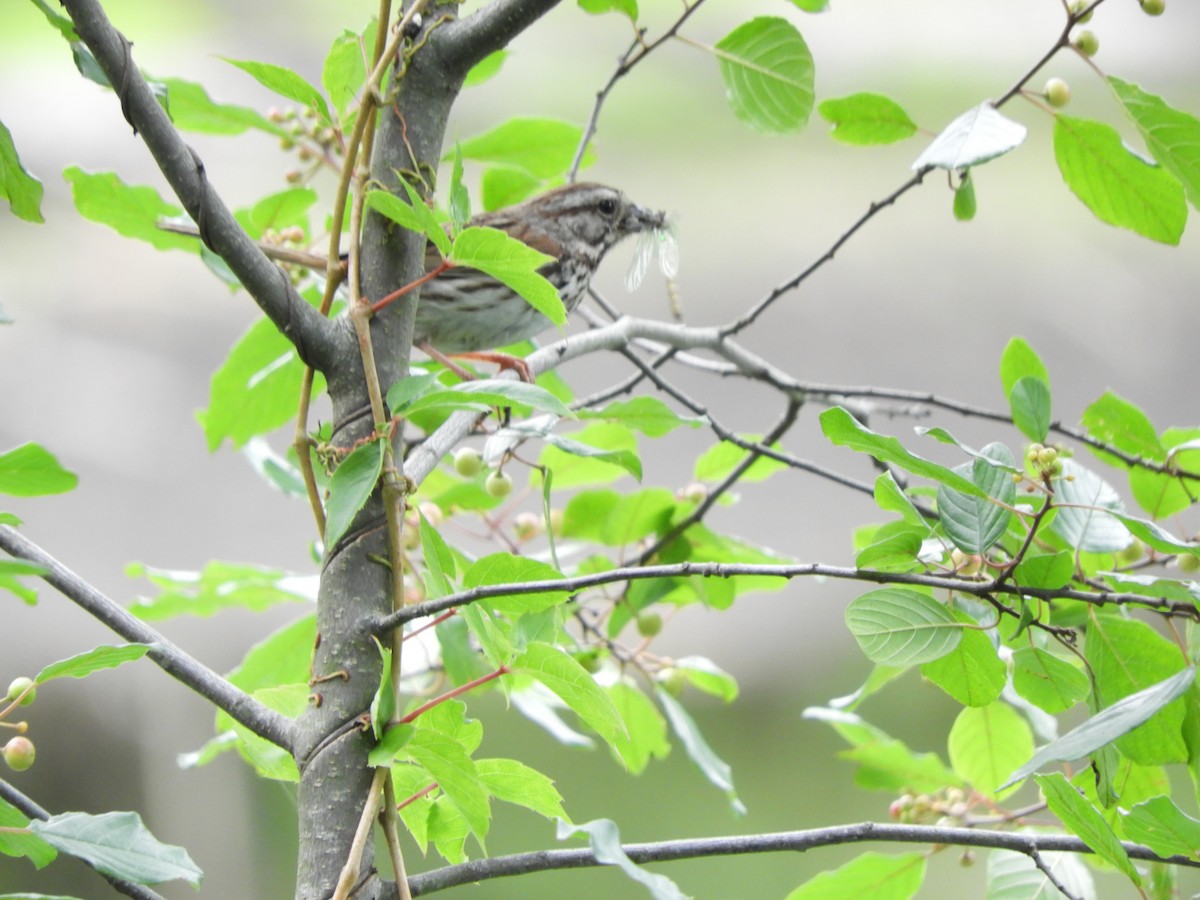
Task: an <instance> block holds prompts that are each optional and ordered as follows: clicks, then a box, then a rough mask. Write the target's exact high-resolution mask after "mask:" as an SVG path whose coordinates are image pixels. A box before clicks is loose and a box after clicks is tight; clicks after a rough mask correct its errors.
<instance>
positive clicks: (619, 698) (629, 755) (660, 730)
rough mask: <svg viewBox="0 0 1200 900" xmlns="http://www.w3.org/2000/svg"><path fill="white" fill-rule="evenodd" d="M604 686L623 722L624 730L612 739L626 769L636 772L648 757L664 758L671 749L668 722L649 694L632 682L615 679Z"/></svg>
mask: <svg viewBox="0 0 1200 900" xmlns="http://www.w3.org/2000/svg"><path fill="white" fill-rule="evenodd" d="M607 690H608V696H609V699H611V700H612V702H613V707H614V708H615V709H616V710H617V713H618V714H620V716H621V721H622V722H623V723H624V725H625V731H624V733H623V734H618V735H617V737H616V740H615V741H614V742H613V745H612V749H613V752H614V753H616V755H617V758H618V759H619V760H620V761H621V762H622V763H623V764H624V765H625V769H626V771H628V772H629V773H630V774H631V775H639V774H641V773H642V772H643V771H645V769H646V766H647V765H648V764H649V762H650V760H651V759H665V758H666V756H667V754H668V753H670V752H671V743H670V741H668V740H667V723H666V721H665V720H664V719H663V717H662V714H661V713H660V712H659V711H658V707H656V706H655V705H654V704H653V703H652V702H651V700H650V698H649V697H647V696H646V695H645V694H643V693H642V692H641V691H639V690H638V689H637V688H636V687H634V686H633V685H631V684H629V683H627V682H625V681H618V682H615V683H613V684H611V685H609V686H608V688H607Z"/></svg>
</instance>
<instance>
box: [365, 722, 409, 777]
mask: <svg viewBox="0 0 1200 900" xmlns="http://www.w3.org/2000/svg"><path fill="white" fill-rule="evenodd" d="M415 732H416V728H414V727H413V726H412V725H404V724H402V725H388V726H387V727H386V728H385V729H384V732H383V737H382V738H380V739H379V743H378V744H376V745H375V746H374V747H372V748H371V752H370V753H368V754H367V763H368V765H372V766H375V767H376V768H378V767H380V766H390V765H391V764H392V761H393V760H394V759H395V758H396V757H397V756H398V755H399V754H400V751H401V750H403V749H404V745H405V744H407V743H408V741H409V739H410V738H411V737H412V736H413V734H414V733H415Z"/></svg>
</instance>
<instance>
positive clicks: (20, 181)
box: [0, 122, 46, 222]
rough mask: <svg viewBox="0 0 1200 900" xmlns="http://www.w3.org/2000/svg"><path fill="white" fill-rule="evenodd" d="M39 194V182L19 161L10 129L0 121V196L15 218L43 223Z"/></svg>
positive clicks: (40, 195) (40, 192)
mask: <svg viewBox="0 0 1200 900" xmlns="http://www.w3.org/2000/svg"><path fill="white" fill-rule="evenodd" d="M42 193H43V188H42V183H41V182H40V181H39V180H38V179H36V178H34V177H33V176H32V175H30V174H29V172H27V171H26V170H25V166H24V164H23V163H22V162H21V157H20V155H19V154H18V153H17V147H16V144H14V143H13V139H12V132H10V131H9V130H8V129H7V128H6V127H5V126H4V123H3V122H0V197H3V198H4V199H5V200H7V201H8V208H9V209H10V210H11V211H12V214H13V215H14V216H16V217H17V218H18V219H24V220H25V221H26V222H44V221H46V220H45V219H44V218H43V217H42Z"/></svg>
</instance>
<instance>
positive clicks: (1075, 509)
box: [1050, 459, 1130, 553]
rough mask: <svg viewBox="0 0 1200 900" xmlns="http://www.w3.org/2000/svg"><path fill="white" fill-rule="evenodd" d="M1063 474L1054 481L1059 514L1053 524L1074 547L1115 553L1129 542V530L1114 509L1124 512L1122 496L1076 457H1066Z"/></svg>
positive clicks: (1051, 525)
mask: <svg viewBox="0 0 1200 900" xmlns="http://www.w3.org/2000/svg"><path fill="white" fill-rule="evenodd" d="M1061 462H1062V470H1063V477H1062V478H1059V479H1056V480H1055V482H1054V494H1055V502H1056V504H1057V505H1058V515H1056V516H1055V517H1054V521H1052V522H1051V523H1050V528H1051V530H1052V531H1054V533H1055V534H1057V535H1058V536H1059V537H1061V538H1062V539H1063V540H1064V541H1066V542H1067V544H1068V545H1069V546H1071V547H1074V548H1077V549H1079V550H1087V551H1088V552H1090V553H1114V552H1116V551H1117V550H1123V549H1124V548H1125V547H1127V546H1129V543H1130V537H1129V530H1128V529H1127V528H1126V527H1125V526H1124V525H1122V524H1121V520H1120V519H1119V518H1118V517H1117V516H1114V515H1110V513H1123V512H1124V511H1125V505H1124V504H1123V503H1122V502H1121V497H1120V495H1119V494H1117V492H1116V490H1115V489H1114V488H1113V486H1112V485H1110V484H1109V483H1108V482H1107V481H1105V480H1104V479H1103V478H1101V477H1100V476H1099V475H1097V474H1095V473H1094V472H1092V471H1090V470H1089V469H1085V468H1084V467H1083V466H1081V465H1079V463H1077V462H1075V460H1073V459H1063V460H1061Z"/></svg>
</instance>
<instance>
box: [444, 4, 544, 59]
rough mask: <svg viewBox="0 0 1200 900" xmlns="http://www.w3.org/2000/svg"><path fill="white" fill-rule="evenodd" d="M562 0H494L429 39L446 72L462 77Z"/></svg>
mask: <svg viewBox="0 0 1200 900" xmlns="http://www.w3.org/2000/svg"><path fill="white" fill-rule="evenodd" d="M558 3H559V0H492V2H491V3H489V4H488V5H487V6H485V7H483V9H481V10H479V11H478V12H475V13H472V14H471V15H469V16H467V17H466V18H465V19H459V20H457V21H453V22H447V23H445V24H444V25H441V26H439V27H437V28H435V29H434V30H433V31H432V32H431V33H430V35H429V42H430V45H431V47H432V48H434V53H435V54H436V55H437V57H438V59H439V60H440V62H441V63H442V64H443V65H445V66H446V67H447V74H449V75H451V76H457V77H458V78H463V77H465V76H466V74H467V72H468V71H470V68H471V66H473V65H475V64H476V63H477V62H479V61H480V60H481V59H483V58H484V57H485V56H487V55H488V54H489V53H493V52H495V51H496V50H500V49H501V48H503V47H506V46H508V43H509V41H511V40H512V39H513V38H515V37H516V36H517V35H518V34H520V33H521V32H522V31H524V30H525V29H526V28H528V27H529V26H530V25H532V24H533V23H534V22H536V21H537V20H538V19H540V18H541V17H542V16H544V15H545V14H546V13H548V12H549V11H550V10H552V9H553V8H554V7H555V6H557V5H558Z"/></svg>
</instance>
